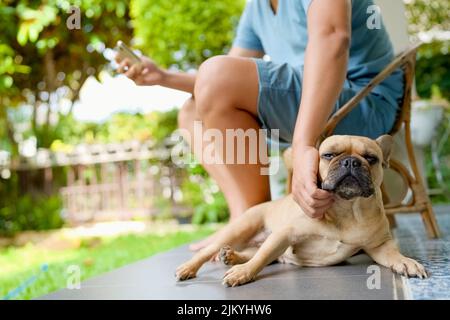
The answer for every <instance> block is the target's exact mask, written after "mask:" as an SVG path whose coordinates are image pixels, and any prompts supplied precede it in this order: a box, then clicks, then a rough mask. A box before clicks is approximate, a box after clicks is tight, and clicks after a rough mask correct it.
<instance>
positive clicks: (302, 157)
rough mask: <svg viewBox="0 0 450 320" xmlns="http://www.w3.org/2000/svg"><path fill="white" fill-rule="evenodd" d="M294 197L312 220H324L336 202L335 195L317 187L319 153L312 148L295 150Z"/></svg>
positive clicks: (305, 147) (306, 147) (302, 147)
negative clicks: (326, 213)
mask: <svg viewBox="0 0 450 320" xmlns="http://www.w3.org/2000/svg"><path fill="white" fill-rule="evenodd" d="M293 158H294V159H293V161H294V162H293V179H292V195H293V197H294V200H295V201H296V202H297V203H298V204H299V205H300V207H301V208H302V209H303V211H304V212H305V213H306V214H307V215H308V216H310V217H311V218H319V219H320V218H322V217H323V215H324V214H325V212H326V211H327V210H328V209H329V208H330V207H331V205H332V204H333V202H334V195H333V194H332V193H330V192H328V191H325V190H322V189H319V188H318V187H317V171H318V169H319V168H318V166H319V152H318V150H317V149H316V148H314V147H310V146H301V147H296V148H294V149H293Z"/></svg>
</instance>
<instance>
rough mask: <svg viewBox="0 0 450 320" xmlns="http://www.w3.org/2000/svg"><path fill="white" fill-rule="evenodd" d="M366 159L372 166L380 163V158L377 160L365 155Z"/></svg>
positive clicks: (374, 157)
mask: <svg viewBox="0 0 450 320" xmlns="http://www.w3.org/2000/svg"><path fill="white" fill-rule="evenodd" d="M364 159H366V160H367V162H368V163H369V164H370V165H372V164H375V163H377V162H378V158H377V157H376V156H373V155H370V154H367V155H365V156H364Z"/></svg>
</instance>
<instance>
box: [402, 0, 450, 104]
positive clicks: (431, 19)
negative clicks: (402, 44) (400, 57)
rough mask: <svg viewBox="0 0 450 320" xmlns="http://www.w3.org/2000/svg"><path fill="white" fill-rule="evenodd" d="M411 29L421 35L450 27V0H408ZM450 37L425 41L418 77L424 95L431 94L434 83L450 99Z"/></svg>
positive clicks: (418, 87)
mask: <svg viewBox="0 0 450 320" xmlns="http://www.w3.org/2000/svg"><path fill="white" fill-rule="evenodd" d="M405 6H406V16H407V18H408V28H409V33H410V34H411V35H412V36H413V37H415V38H417V36H418V34H419V33H421V32H428V33H430V34H431V33H437V32H443V31H447V32H448V30H450V19H449V18H448V13H449V12H450V2H449V1H434V0H409V1H405ZM449 51H450V41H436V40H435V41H433V42H431V43H426V44H424V45H423V46H422V47H421V48H420V49H419V52H418V56H417V67H416V80H417V91H418V93H419V95H420V96H421V97H423V98H428V97H430V96H431V87H432V85H433V84H434V85H438V86H439V87H440V89H441V91H442V92H443V95H444V97H446V98H447V99H450V75H449V72H448V70H449V69H450V59H449V58H448V53H449Z"/></svg>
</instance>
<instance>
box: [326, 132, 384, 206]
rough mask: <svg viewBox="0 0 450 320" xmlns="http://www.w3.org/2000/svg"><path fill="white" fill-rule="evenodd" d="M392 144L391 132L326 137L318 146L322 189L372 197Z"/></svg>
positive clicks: (354, 195)
mask: <svg viewBox="0 0 450 320" xmlns="http://www.w3.org/2000/svg"><path fill="white" fill-rule="evenodd" d="M391 146H392V137H391V136H389V135H383V136H381V137H379V138H378V139H377V140H372V139H369V138H365V137H358V136H339V135H336V136H331V137H329V138H327V139H325V140H324V141H323V142H322V144H321V145H320V148H319V155H320V162H319V176H320V179H321V181H322V189H324V190H327V191H330V192H334V193H336V194H337V195H338V196H340V197H341V198H343V199H346V200H350V199H353V198H356V197H370V196H371V195H373V194H374V192H375V188H379V187H380V186H381V183H382V181H383V167H384V166H386V165H387V163H388V161H389V156H390V153H391Z"/></svg>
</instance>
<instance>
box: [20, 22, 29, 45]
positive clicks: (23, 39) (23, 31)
mask: <svg viewBox="0 0 450 320" xmlns="http://www.w3.org/2000/svg"><path fill="white" fill-rule="evenodd" d="M28 27H29V25H28V23H25V22H24V23H22V24H21V25H20V27H19V31H18V32H17V42H18V43H19V44H20V45H21V46H24V45H26V44H27V41H28Z"/></svg>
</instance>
